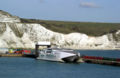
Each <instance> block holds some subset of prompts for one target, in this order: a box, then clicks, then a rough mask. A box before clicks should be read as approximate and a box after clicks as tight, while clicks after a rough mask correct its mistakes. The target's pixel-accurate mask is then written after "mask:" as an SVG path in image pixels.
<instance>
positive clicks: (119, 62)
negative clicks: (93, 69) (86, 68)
mask: <svg viewBox="0 0 120 78" xmlns="http://www.w3.org/2000/svg"><path fill="white" fill-rule="evenodd" d="M81 58H82V60H83V61H84V62H86V63H94V64H102V65H113V66H120V58H108V57H96V56H82V57H81Z"/></svg>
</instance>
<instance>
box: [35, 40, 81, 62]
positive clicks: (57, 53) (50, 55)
mask: <svg viewBox="0 0 120 78" xmlns="http://www.w3.org/2000/svg"><path fill="white" fill-rule="evenodd" d="M39 46H47V48H46V49H42V50H39ZM79 57H80V53H79V52H75V51H74V50H72V49H62V48H51V44H50V42H39V43H37V44H36V59H40V60H48V61H59V62H77V60H78V59H79Z"/></svg>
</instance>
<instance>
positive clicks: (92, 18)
mask: <svg viewBox="0 0 120 78" xmlns="http://www.w3.org/2000/svg"><path fill="white" fill-rule="evenodd" d="M0 10H3V11H7V12H9V13H11V14H12V15H15V16H19V17H21V18H29V19H41V20H58V21H77V22H112V23H120V0H0Z"/></svg>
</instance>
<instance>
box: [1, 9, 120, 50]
mask: <svg viewBox="0 0 120 78" xmlns="http://www.w3.org/2000/svg"><path fill="white" fill-rule="evenodd" d="M119 38H120V31H117V32H116V33H111V34H105V35H103V36H100V37H91V36H88V35H86V34H82V33H70V34H67V35H66V34H62V33H57V32H53V31H51V30H48V29H46V28H45V27H43V26H42V25H40V24H29V23H21V22H20V19H19V17H16V16H12V15H10V14H8V13H6V12H3V11H0V48H11V47H14V48H34V47H35V43H36V42H38V41H50V42H51V43H52V44H54V45H57V46H59V47H64V48H73V49H119V46H120V45H119V43H120V42H119V41H120V40H119Z"/></svg>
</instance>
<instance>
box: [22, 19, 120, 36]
mask: <svg viewBox="0 0 120 78" xmlns="http://www.w3.org/2000/svg"><path fill="white" fill-rule="evenodd" d="M21 22H22V23H38V24H41V25H43V26H44V27H46V28H47V29H50V30H52V31H55V32H60V33H64V34H68V33H71V32H79V33H85V34H87V35H90V36H101V35H103V34H107V33H112V32H116V31H117V30H119V29H120V23H92V22H64V21H45V20H35V19H23V18H21Z"/></svg>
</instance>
